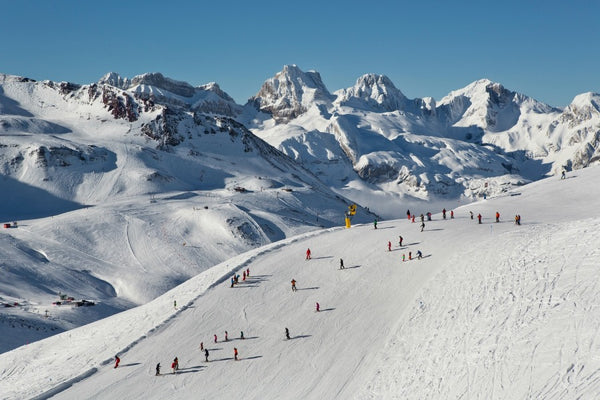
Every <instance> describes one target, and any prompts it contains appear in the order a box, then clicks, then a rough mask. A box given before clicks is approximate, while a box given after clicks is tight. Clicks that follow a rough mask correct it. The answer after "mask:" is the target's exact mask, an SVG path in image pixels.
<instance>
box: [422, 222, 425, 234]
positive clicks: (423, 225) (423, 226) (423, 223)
mask: <svg viewBox="0 0 600 400" xmlns="http://www.w3.org/2000/svg"><path fill="white" fill-rule="evenodd" d="M423 229H425V222H421V232H423Z"/></svg>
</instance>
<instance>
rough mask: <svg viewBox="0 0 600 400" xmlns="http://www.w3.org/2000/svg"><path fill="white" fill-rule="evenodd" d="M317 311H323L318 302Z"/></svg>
mask: <svg viewBox="0 0 600 400" xmlns="http://www.w3.org/2000/svg"><path fill="white" fill-rule="evenodd" d="M316 310H317V312H319V311H321V306H320V305H319V303H318V302H317V306H316Z"/></svg>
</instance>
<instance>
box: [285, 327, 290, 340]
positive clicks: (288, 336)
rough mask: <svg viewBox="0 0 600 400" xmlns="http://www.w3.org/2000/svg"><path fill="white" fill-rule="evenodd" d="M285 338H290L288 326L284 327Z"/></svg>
mask: <svg viewBox="0 0 600 400" xmlns="http://www.w3.org/2000/svg"><path fill="white" fill-rule="evenodd" d="M285 338H286V339H289V338H290V330H289V329H288V328H285Z"/></svg>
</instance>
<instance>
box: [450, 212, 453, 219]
mask: <svg viewBox="0 0 600 400" xmlns="http://www.w3.org/2000/svg"><path fill="white" fill-rule="evenodd" d="M450 219H454V210H450Z"/></svg>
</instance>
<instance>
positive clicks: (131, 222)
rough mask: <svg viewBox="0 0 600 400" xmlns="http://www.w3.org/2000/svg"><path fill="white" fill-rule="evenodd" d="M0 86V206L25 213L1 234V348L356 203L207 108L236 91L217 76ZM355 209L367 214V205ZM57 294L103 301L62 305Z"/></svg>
mask: <svg viewBox="0 0 600 400" xmlns="http://www.w3.org/2000/svg"><path fill="white" fill-rule="evenodd" d="M108 83H113V84H115V85H119V87H116V86H111V85H109V84H108ZM0 90H1V92H0V111H1V112H2V114H1V116H0V129H1V131H0V171H1V172H2V175H1V176H0V182H1V186H2V189H3V196H1V197H0V216H1V221H3V223H9V224H12V223H13V221H18V222H19V228H17V229H10V230H3V231H2V232H1V233H2V237H3V238H6V240H3V241H1V243H2V244H1V245H0V258H1V259H2V261H0V262H1V263H2V264H1V265H2V266H3V267H4V268H5V270H6V272H7V273H5V274H3V278H0V301H1V302H2V304H7V305H9V304H14V303H18V304H19V306H18V307H16V308H11V309H10V310H9V309H7V310H6V313H5V314H4V315H3V316H0V333H7V335H8V333H10V337H11V339H10V340H6V341H2V342H1V343H0V350H1V351H6V350H8V349H11V348H14V347H15V346H17V345H21V344H23V343H25V342H27V341H30V340H32V337H31V336H29V335H28V332H30V331H31V330H34V331H36V332H39V334H36V335H35V338H36V339H39V338H41V337H46V336H49V335H50V334H52V333H56V332H58V331H62V330H65V329H70V328H72V327H73V326H78V325H81V324H83V323H87V322H90V321H93V320H95V319H98V318H101V317H104V316H106V315H109V314H111V313H114V312H117V311H121V310H124V309H126V308H129V307H131V306H133V305H139V304H143V303H145V302H147V301H149V300H151V299H153V298H155V297H156V296H158V295H160V294H162V293H164V292H165V291H167V290H168V289H170V288H172V287H174V286H176V285H177V284H179V283H181V282H183V281H185V280H187V279H189V278H191V277H192V276H195V275H196V274H198V273H199V272H202V271H204V270H205V269H207V268H209V267H211V266H213V265H214V264H216V263H218V262H220V261H223V260H225V259H228V258H230V257H232V256H233V255H235V254H238V253H241V252H245V251H247V250H249V249H251V248H255V247H258V246H262V245H265V244H267V243H270V242H273V241H278V240H280V239H283V238H286V237H289V236H292V235H295V234H298V233H301V232H307V231H311V230H314V229H316V228H320V227H330V226H336V225H342V224H343V223H344V212H345V211H346V210H347V208H348V205H350V204H351V202H350V201H349V200H347V199H344V198H342V197H341V196H339V195H337V194H335V193H334V192H332V191H331V190H330V189H329V188H327V187H326V186H325V185H324V184H323V183H322V182H321V181H319V180H318V179H317V178H316V177H315V176H314V175H313V174H312V173H310V172H309V171H307V170H305V169H304V168H302V167H301V166H299V165H298V164H296V163H294V162H293V161H292V160H290V159H289V158H288V157H286V156H285V155H283V154H282V153H281V152H279V151H278V150H276V149H274V148H273V147H271V146H270V145H268V144H267V143H266V142H264V141H263V140H261V139H259V138H258V137H256V136H255V135H254V134H252V133H251V132H250V131H249V130H248V129H246V128H245V127H244V126H243V125H241V124H240V123H238V122H237V121H235V120H233V119H232V118H230V117H229V116H227V115H223V114H214V113H213V112H208V111H206V110H207V108H206V107H207V104H208V100H207V99H210V98H211V96H213V97H215V96H216V97H218V98H220V99H222V100H223V101H225V102H228V101H229V100H230V98H229V97H228V96H227V95H226V94H224V93H223V92H221V91H220V89H219V88H218V86H216V85H212V84H209V85H205V86H204V87H202V88H192V87H191V86H189V85H187V84H184V83H181V82H175V81H172V80H169V79H167V78H164V77H162V75H160V74H147V75H143V76H140V77H135V78H133V79H132V80H127V79H122V78H120V77H118V76H116V75H114V74H110V75H107V76H106V77H105V78H103V80H101V83H99V84H92V85H85V86H78V85H73V84H67V83H55V82H33V81H31V80H28V79H25V78H20V77H14V76H6V75H4V76H2V77H1V80H0ZM188 96H190V97H188ZM211 104H213V105H214V104H217V103H215V102H213V103H211ZM217 108H218V107H217ZM234 108H235V107H234ZM240 108H241V107H240ZM201 110H204V111H201ZM212 111H215V109H214V108H213V109H212ZM32 218H39V219H38V220H32ZM355 218H356V220H358V221H360V220H362V221H367V220H371V219H372V218H373V216H372V215H370V214H369V213H368V212H367V211H365V210H364V209H362V208H360V207H359V210H358V213H357V215H356V217H355ZM24 219H26V220H27V221H23V220H24ZM149 268H150V269H151V271H149ZM140 277H143V279H140ZM59 292H61V293H65V294H67V295H68V296H70V297H75V298H76V299H77V300H80V299H88V300H93V301H95V302H96V303H97V304H98V306H96V307H90V308H86V309H85V310H84V311H82V310H76V311H73V310H72V309H71V307H67V309H65V308H64V307H61V309H60V310H58V309H57V308H56V307H52V302H54V301H56V300H58V293H59ZM46 310H49V311H50V318H41V317H43V316H45V314H46ZM54 317H57V318H56V319H54ZM23 338H26V339H23Z"/></svg>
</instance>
